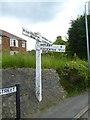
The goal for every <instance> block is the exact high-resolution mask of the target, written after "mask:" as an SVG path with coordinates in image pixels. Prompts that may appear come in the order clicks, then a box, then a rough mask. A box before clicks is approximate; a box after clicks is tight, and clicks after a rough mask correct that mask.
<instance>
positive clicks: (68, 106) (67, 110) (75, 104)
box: [32, 92, 88, 118]
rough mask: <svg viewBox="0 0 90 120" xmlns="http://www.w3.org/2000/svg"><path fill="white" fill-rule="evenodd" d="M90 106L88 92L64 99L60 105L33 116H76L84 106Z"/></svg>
mask: <svg viewBox="0 0 90 120" xmlns="http://www.w3.org/2000/svg"><path fill="white" fill-rule="evenodd" d="M86 106H88V92H86V93H83V94H81V95H78V96H75V97H71V98H68V99H65V100H64V101H62V102H61V103H60V104H59V105H57V106H55V107H52V108H50V109H48V110H46V111H44V112H40V113H38V114H36V115H34V116H32V118H74V117H75V116H76V115H77V114H78V113H79V112H80V111H81V110H82V109H83V108H85V107H86Z"/></svg>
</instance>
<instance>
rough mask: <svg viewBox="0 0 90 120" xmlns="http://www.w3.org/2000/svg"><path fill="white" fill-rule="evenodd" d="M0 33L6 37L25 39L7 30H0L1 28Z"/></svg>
mask: <svg viewBox="0 0 90 120" xmlns="http://www.w3.org/2000/svg"><path fill="white" fill-rule="evenodd" d="M0 35H2V36H6V37H9V38H14V39H18V40H24V41H26V40H25V39H23V38H21V37H18V36H16V35H14V34H11V33H9V32H7V31H4V30H1V29H0Z"/></svg>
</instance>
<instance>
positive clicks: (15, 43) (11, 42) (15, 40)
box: [10, 39, 18, 47]
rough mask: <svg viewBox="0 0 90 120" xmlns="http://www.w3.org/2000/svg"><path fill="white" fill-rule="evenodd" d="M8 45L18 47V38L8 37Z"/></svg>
mask: <svg viewBox="0 0 90 120" xmlns="http://www.w3.org/2000/svg"><path fill="white" fill-rule="evenodd" d="M10 47H18V40H17V39H10Z"/></svg>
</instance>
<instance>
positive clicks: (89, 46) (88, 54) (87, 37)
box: [85, 1, 90, 70]
mask: <svg viewBox="0 0 90 120" xmlns="http://www.w3.org/2000/svg"><path fill="white" fill-rule="evenodd" d="M86 4H88V13H89V12H90V11H89V10H90V8H89V7H90V1H88V2H86V3H85V25H86V39H87V57H88V67H89V70H90V45H89V44H90V43H89V42H90V41H89V39H90V38H89V33H88V20H87V9H86Z"/></svg>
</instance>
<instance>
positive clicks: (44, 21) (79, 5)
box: [0, 0, 87, 50]
mask: <svg viewBox="0 0 90 120" xmlns="http://www.w3.org/2000/svg"><path fill="white" fill-rule="evenodd" d="M86 1H87V0H38V1H37V0H33V2H32V1H31V0H1V2H0V11H1V12H0V29H3V30H6V31H8V32H10V33H12V34H15V35H17V36H19V37H22V38H24V39H26V40H27V50H31V49H34V48H35V40H33V39H31V38H28V37H26V36H24V35H22V27H25V28H27V29H28V30H30V31H33V32H40V33H41V35H42V36H44V37H46V38H47V39H49V40H51V41H52V42H53V41H55V39H56V37H57V36H58V35H61V36H62V37H63V39H64V38H65V37H67V31H68V29H69V27H70V20H72V19H76V18H77V16H78V15H83V14H84V5H85V2H86Z"/></svg>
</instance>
